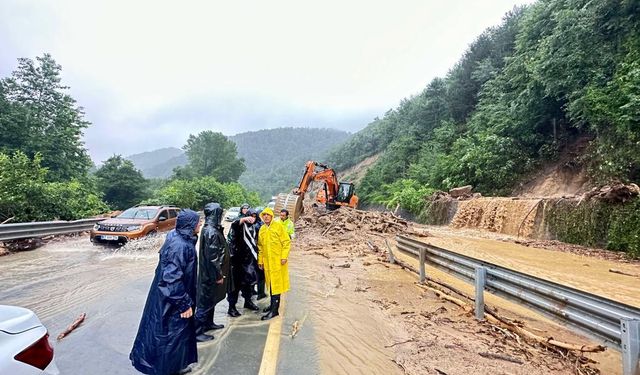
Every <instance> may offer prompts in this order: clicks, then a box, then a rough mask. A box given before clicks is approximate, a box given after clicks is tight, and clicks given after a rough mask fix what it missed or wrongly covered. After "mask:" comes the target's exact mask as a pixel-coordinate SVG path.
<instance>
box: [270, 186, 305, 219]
mask: <svg viewBox="0 0 640 375" xmlns="http://www.w3.org/2000/svg"><path fill="white" fill-rule="evenodd" d="M302 200H303V198H302V197H301V196H299V195H296V194H284V193H281V194H278V198H277V199H276V204H275V207H274V208H273V211H274V212H275V214H276V215H278V214H279V212H280V210H282V209H283V208H284V209H286V210H288V211H289V217H290V218H291V220H292V221H293V222H294V223H295V222H296V220H298V218H299V217H300V215H302Z"/></svg>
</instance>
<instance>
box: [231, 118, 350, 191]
mask: <svg viewBox="0 0 640 375" xmlns="http://www.w3.org/2000/svg"><path fill="white" fill-rule="evenodd" d="M349 137H350V134H349V133H347V132H344V131H341V130H335V129H318V128H277V129H266V130H258V131H254V132H247V133H240V134H237V135H234V136H232V137H229V138H230V139H231V140H233V141H234V142H235V143H236V145H237V146H238V154H239V155H240V156H241V157H242V158H244V162H245V165H246V166H247V170H246V171H245V172H244V173H243V174H242V176H240V183H242V184H243V185H244V186H245V187H246V188H247V189H249V190H253V191H257V192H258V193H259V194H260V196H261V197H262V198H263V199H265V200H267V199H268V198H270V197H271V196H272V195H274V194H277V193H279V192H285V191H290V190H291V189H292V188H293V187H294V186H295V185H297V184H298V182H299V181H300V177H302V173H303V171H304V164H305V162H306V161H307V160H316V161H320V162H322V161H324V160H325V157H326V155H327V154H328V152H329V150H330V149H331V148H333V146H336V145H338V144H342V143H343V142H344V141H345V140H346V139H347V138H349Z"/></svg>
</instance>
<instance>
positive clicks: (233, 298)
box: [227, 285, 253, 307]
mask: <svg viewBox="0 0 640 375" xmlns="http://www.w3.org/2000/svg"><path fill="white" fill-rule="evenodd" d="M240 292H241V291H240V290H238V289H234V290H232V291H230V292H229V293H227V302H229V307H235V306H236V303H238V296H239V295H240ZM252 295H253V285H243V286H242V298H244V300H245V301H250V300H251V296H252Z"/></svg>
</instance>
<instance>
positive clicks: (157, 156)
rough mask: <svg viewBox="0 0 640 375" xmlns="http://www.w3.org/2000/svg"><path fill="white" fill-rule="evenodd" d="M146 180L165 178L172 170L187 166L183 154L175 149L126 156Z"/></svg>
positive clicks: (169, 148) (167, 148)
mask: <svg viewBox="0 0 640 375" xmlns="http://www.w3.org/2000/svg"><path fill="white" fill-rule="evenodd" d="M127 159H129V160H131V161H132V162H133V164H135V165H136V168H138V169H140V170H141V171H142V174H143V175H144V176H145V177H146V178H166V177H169V176H171V172H172V171H173V168H175V167H177V166H179V165H185V164H187V158H186V156H185V155H184V152H183V151H182V150H181V149H179V148H176V147H166V148H161V149H159V150H154V151H149V152H143V153H141V154H135V155H131V156H127Z"/></svg>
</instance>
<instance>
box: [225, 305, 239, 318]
mask: <svg viewBox="0 0 640 375" xmlns="http://www.w3.org/2000/svg"><path fill="white" fill-rule="evenodd" d="M227 315H229V316H230V317H232V318H237V317H239V316H240V315H242V314H240V311H238V309H236V306H235V305H233V306H231V305H230V306H229V310H227Z"/></svg>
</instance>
